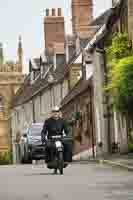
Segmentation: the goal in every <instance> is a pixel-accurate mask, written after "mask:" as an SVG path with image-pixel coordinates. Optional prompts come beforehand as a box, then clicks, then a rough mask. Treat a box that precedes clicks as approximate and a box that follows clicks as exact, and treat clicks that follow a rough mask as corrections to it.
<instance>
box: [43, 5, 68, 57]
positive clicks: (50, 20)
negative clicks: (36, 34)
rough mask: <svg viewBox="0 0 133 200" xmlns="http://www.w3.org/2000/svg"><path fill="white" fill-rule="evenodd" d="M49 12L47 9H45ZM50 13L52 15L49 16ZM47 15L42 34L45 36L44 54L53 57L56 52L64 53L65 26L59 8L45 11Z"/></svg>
mask: <svg viewBox="0 0 133 200" xmlns="http://www.w3.org/2000/svg"><path fill="white" fill-rule="evenodd" d="M47 10H49V9H47ZM50 13H52V14H51V15H50ZM47 14H49V15H47V16H46V17H45V19H44V26H45V27H44V34H45V48H46V52H47V53H48V54H49V55H51V56H53V55H54V54H55V51H56V52H60V53H61V54H63V53H64V46H65V24H64V16H62V10H61V8H58V9H57V12H56V9H54V8H52V9H51V12H50V10H49V11H47Z"/></svg>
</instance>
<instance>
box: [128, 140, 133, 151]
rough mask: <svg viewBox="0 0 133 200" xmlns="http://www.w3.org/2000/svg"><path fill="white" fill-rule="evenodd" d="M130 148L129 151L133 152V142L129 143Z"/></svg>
mask: <svg viewBox="0 0 133 200" xmlns="http://www.w3.org/2000/svg"><path fill="white" fill-rule="evenodd" d="M128 149H129V152H133V143H131V142H129V143H128Z"/></svg>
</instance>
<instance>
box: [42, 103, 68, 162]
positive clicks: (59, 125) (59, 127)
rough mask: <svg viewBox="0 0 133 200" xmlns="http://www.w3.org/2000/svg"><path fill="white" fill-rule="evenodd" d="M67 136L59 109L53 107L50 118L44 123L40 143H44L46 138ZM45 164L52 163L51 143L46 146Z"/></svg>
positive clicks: (64, 122) (65, 125)
mask: <svg viewBox="0 0 133 200" xmlns="http://www.w3.org/2000/svg"><path fill="white" fill-rule="evenodd" d="M63 133H65V135H68V133H69V131H68V127H67V124H66V121H65V120H64V119H63V117H62V114H61V111H60V109H59V107H57V106H56V107H54V108H53V109H52V113H51V117H50V118H49V119H47V120H45V122H44V126H43V130H42V133H41V136H42V143H45V141H46V137H47V139H51V137H52V136H56V135H63ZM45 150H46V159H45V161H46V163H48V162H50V161H52V159H53V158H52V156H53V151H54V147H53V146H52V143H50V144H47V145H46V149H45Z"/></svg>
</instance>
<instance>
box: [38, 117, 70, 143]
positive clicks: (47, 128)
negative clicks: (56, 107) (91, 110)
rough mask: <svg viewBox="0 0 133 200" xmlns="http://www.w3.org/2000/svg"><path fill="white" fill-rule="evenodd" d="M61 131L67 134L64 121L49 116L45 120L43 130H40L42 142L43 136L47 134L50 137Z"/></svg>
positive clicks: (59, 133)
mask: <svg viewBox="0 0 133 200" xmlns="http://www.w3.org/2000/svg"><path fill="white" fill-rule="evenodd" d="M63 131H64V133H65V134H66V135H68V127H67V124H66V122H65V121H64V120H63V119H61V118H60V119H58V120H56V119H54V118H49V119H47V120H46V121H45V123H44V126H43V130H42V133H41V135H42V142H44V141H45V137H46V136H47V137H48V139H50V137H51V136H54V135H62V134H63Z"/></svg>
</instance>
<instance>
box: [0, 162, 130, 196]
mask: <svg viewBox="0 0 133 200" xmlns="http://www.w3.org/2000/svg"><path fill="white" fill-rule="evenodd" d="M0 177H1V178H0V199H1V200H74V199H75V200H88V199H93V200H97V199H98V200H127V199H128V200H133V173H129V172H127V171H124V170H120V169H116V168H112V167H109V166H105V165H98V164H89V165H87V164H81V165H79V164H73V165H72V166H70V167H68V168H67V169H66V170H65V172H64V175H63V176H60V175H52V174H51V171H49V170H48V169H46V168H45V167H44V166H43V165H27V166H10V167H9V166H3V167H0Z"/></svg>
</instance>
